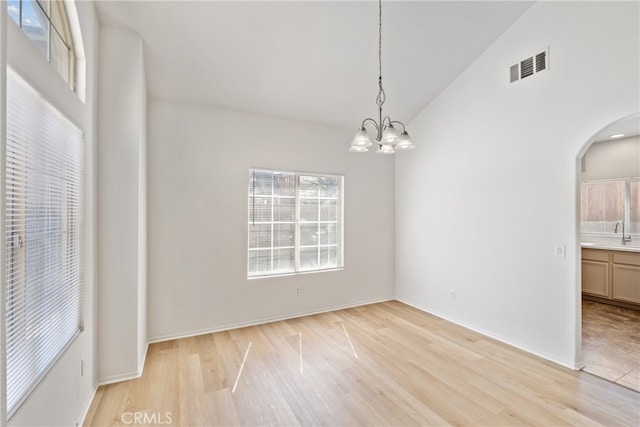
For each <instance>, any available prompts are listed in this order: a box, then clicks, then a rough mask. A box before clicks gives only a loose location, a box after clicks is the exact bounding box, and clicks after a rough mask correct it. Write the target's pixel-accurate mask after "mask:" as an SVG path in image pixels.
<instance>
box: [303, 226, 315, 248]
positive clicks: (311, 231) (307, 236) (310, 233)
mask: <svg viewBox="0 0 640 427" xmlns="http://www.w3.org/2000/svg"><path fill="white" fill-rule="evenodd" d="M317 244H318V224H300V245H302V246H315V245H317Z"/></svg>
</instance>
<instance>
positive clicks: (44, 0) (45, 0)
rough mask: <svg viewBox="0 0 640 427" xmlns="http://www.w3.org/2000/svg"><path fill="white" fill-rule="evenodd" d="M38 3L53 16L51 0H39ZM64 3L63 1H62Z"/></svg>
mask: <svg viewBox="0 0 640 427" xmlns="http://www.w3.org/2000/svg"><path fill="white" fill-rule="evenodd" d="M37 2H38V4H39V5H40V7H41V8H42V9H43V10H44V12H45V13H46V14H47V16H51V13H50V10H51V1H50V0H37ZM60 3H62V2H60Z"/></svg>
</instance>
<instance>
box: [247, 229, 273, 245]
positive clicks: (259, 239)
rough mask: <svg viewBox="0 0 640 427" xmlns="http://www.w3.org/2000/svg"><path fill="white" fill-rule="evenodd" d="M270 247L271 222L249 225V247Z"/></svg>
mask: <svg viewBox="0 0 640 427" xmlns="http://www.w3.org/2000/svg"><path fill="white" fill-rule="evenodd" d="M270 247H271V224H255V225H250V226H249V248H250V249H252V248H270Z"/></svg>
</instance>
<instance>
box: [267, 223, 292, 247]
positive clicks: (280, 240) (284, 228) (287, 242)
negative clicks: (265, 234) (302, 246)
mask: <svg viewBox="0 0 640 427" xmlns="http://www.w3.org/2000/svg"><path fill="white" fill-rule="evenodd" d="M295 239H296V225H295V224H294V223H291V224H274V225H273V246H274V247H280V246H294V245H295V244H296V240H295Z"/></svg>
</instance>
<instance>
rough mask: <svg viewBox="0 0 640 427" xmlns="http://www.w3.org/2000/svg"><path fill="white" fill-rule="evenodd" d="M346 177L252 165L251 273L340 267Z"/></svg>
mask: <svg viewBox="0 0 640 427" xmlns="http://www.w3.org/2000/svg"><path fill="white" fill-rule="evenodd" d="M342 181H343V178H342V177H341V176H334V175H316V174H297V173H293V172H277V171H267V170H251V171H250V174H249V254H248V258H249V262H248V264H249V265H248V270H247V272H248V274H247V275H248V276H249V277H258V276H271V275H277V274H291V273H298V272H308V271H319V270H328V269H336V268H341V267H342V266H343V261H342V260H343V257H342Z"/></svg>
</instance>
